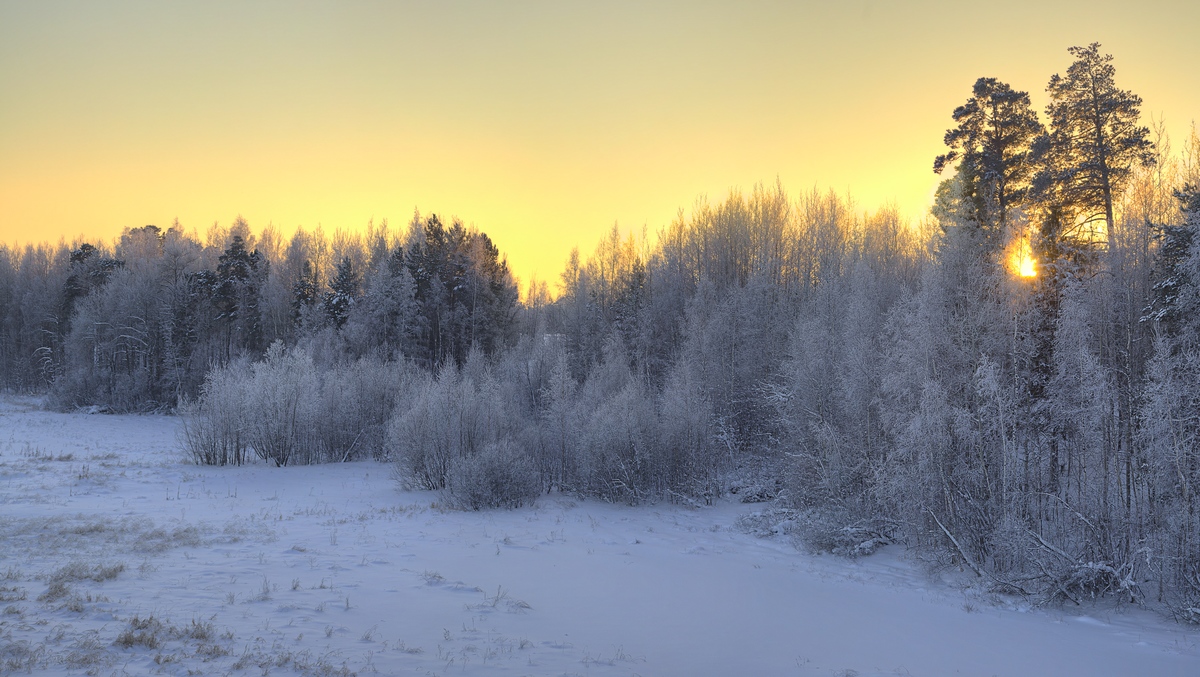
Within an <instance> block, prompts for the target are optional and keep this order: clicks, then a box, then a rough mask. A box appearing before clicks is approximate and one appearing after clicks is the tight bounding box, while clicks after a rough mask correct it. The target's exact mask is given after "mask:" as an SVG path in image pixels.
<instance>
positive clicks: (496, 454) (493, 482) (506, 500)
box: [445, 441, 542, 510]
mask: <svg viewBox="0 0 1200 677" xmlns="http://www.w3.org/2000/svg"><path fill="white" fill-rule="evenodd" d="M541 493H542V483H541V480H540V478H539V477H538V472H537V467H536V465H535V464H534V462H533V460H532V459H531V458H529V456H528V455H527V454H525V453H524V452H523V451H522V450H521V449H519V448H518V447H517V446H516V445H515V444H513V443H511V442H509V441H501V442H494V443H491V444H488V445H487V446H485V447H484V448H483V449H482V450H481V451H480V452H479V453H477V454H475V455H473V456H461V457H458V458H455V459H454V460H453V461H452V462H451V463H450V466H449V471H448V473H447V481H446V489H445V496H446V498H447V503H448V504H449V505H451V506H453V507H456V508H460V509H464V510H481V509H483V508H519V507H521V506H522V505H526V504H528V503H532V502H533V501H534V499H536V498H537V497H538V496H539V495H540V494H541Z"/></svg>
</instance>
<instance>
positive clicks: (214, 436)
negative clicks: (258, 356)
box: [179, 366, 248, 465]
mask: <svg viewBox="0 0 1200 677" xmlns="http://www.w3.org/2000/svg"><path fill="white" fill-rule="evenodd" d="M244 387H245V374H244V372H243V370H241V369H238V368H236V367H233V366H226V367H216V368H214V369H213V370H212V371H210V372H209V373H208V377H207V378H205V380H204V385H203V386H201V388H200V397H199V399H197V400H196V401H194V402H185V403H184V404H183V405H182V406H181V407H180V410H179V413H180V416H181V417H182V418H183V427H182V432H181V436H182V442H183V448H184V449H185V450H186V451H187V452H188V455H190V456H191V457H192V459H193V460H194V461H195V462H196V463H197V464H200V465H241V464H242V463H245V462H246V448H247V438H246V436H245V434H244V430H245V428H246V420H245V419H246V416H247V414H248V412H247V411H246V408H245V396H244Z"/></svg>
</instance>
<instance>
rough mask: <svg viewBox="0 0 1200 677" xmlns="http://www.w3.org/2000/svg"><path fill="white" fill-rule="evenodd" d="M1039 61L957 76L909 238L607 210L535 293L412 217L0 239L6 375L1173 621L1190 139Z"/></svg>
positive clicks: (505, 494)
mask: <svg viewBox="0 0 1200 677" xmlns="http://www.w3.org/2000/svg"><path fill="white" fill-rule="evenodd" d="M1069 53H1070V57H1071V62H1070V64H1069V66H1068V67H1067V69H1066V70H1065V71H1063V72H1062V74H1061V75H1060V74H1055V75H1053V76H1052V77H1051V78H1050V79H1049V82H1048V84H1047V86H1046V95H1047V98H1048V101H1049V104H1048V105H1047V106H1046V109H1045V111H1044V112H1043V113H1041V114H1039V112H1038V111H1036V110H1034V108H1033V106H1032V104H1031V101H1030V97H1029V95H1028V93H1027V92H1026V91H1021V90H1018V89H1015V88H1014V87H1013V86H1011V85H1009V84H1006V83H1003V82H1000V81H998V80H996V79H994V78H986V77H985V78H980V79H979V80H978V81H976V82H975V83H974V85H973V87H971V89H970V96H969V98H967V99H966V101H965V103H963V105H961V106H959V107H958V108H956V109H955V110H954V111H953V112H952V114H951V115H950V116H949V118H950V122H951V124H952V126H951V128H950V129H949V130H948V131H947V133H946V136H945V143H946V148H947V150H946V153H945V154H944V155H941V156H939V157H937V158H935V159H934V162H933V169H934V171H935V172H938V173H939V174H942V175H944V177H945V179H944V180H943V181H942V183H941V186H940V188H939V189H938V192H937V197H936V201H935V204H934V206H933V208H932V210H931V212H930V214H929V215H927V216H926V217H924V218H922V219H920V220H919V221H917V222H910V221H908V220H906V219H904V218H902V217H901V215H900V214H898V213H897V212H896V211H895V210H894V209H890V208H881V209H878V210H875V211H869V210H862V209H860V207H859V206H858V205H856V204H855V203H854V202H853V201H852V200H851V199H850V198H849V197H845V196H841V195H838V194H836V193H833V192H823V191H820V190H817V189H813V190H811V191H808V192H802V193H799V194H792V193H789V192H788V191H787V190H786V189H785V188H784V187H783V186H782V185H780V184H779V183H778V182H776V183H774V184H763V185H759V186H756V187H754V188H753V189H752V190H750V191H748V192H742V191H738V190H732V191H731V192H730V194H729V195H728V197H726V198H724V199H721V200H718V201H709V200H708V199H706V198H701V199H698V200H697V201H696V202H695V204H694V205H693V206H692V207H691V208H690V210H680V212H679V215H678V216H677V217H676V219H675V220H674V221H672V222H671V223H670V224H667V225H665V226H663V227H661V228H659V229H658V230H657V231H656V232H655V233H653V234H652V235H651V234H647V233H642V234H640V235H639V234H637V233H634V234H629V235H623V234H622V232H621V230H620V229H618V227H617V226H614V227H613V228H612V230H611V232H610V233H609V234H608V236H607V237H605V238H604V239H602V240H601V241H600V242H599V243H598V244H597V245H596V246H595V248H594V250H593V251H592V252H591V253H590V254H588V253H586V252H585V253H581V252H579V251H574V252H572V253H571V254H570V256H569V258H568V259H567V261H566V265H565V270H564V271H563V272H562V274H561V278H560V279H559V280H558V281H557V284H556V287H555V288H553V289H552V288H551V286H550V285H548V284H546V283H545V282H542V283H537V282H534V283H530V284H529V285H528V287H527V289H525V290H519V289H518V286H517V283H516V281H515V280H514V278H513V276H512V274H511V273H510V271H509V270H508V267H507V265H506V262H505V257H504V255H503V254H502V253H501V249H500V247H499V245H498V244H497V243H495V242H493V241H492V240H491V239H490V238H489V237H488V236H487V235H486V234H485V233H483V232H481V231H480V230H478V229H476V228H474V227H469V226H467V225H465V224H463V223H462V222H460V221H458V220H443V219H442V218H440V217H439V216H438V215H435V214H421V213H415V214H414V215H413V218H412V220H411V221H410V222H409V223H408V224H406V226H404V227H400V228H393V227H391V226H389V224H388V223H387V222H386V221H384V222H382V223H379V224H368V226H367V228H366V229H365V230H364V231H361V232H360V231H336V232H334V233H333V234H332V235H330V234H327V233H325V232H323V231H322V230H321V229H315V230H304V229H300V230H297V231H296V232H295V234H294V235H291V236H290V237H287V236H285V235H284V234H283V233H281V232H280V230H279V229H277V228H274V227H268V228H265V229H262V230H261V231H259V232H257V233H256V232H254V231H253V230H252V229H251V227H250V225H249V224H247V223H246V222H245V221H244V220H242V219H241V218H240V217H239V218H238V219H237V220H235V221H234V222H233V223H232V225H231V226H229V227H222V226H220V225H214V226H213V227H211V228H210V229H208V230H207V232H206V233H204V234H203V236H201V235H199V234H197V233H196V232H195V231H194V230H187V229H185V228H183V227H182V226H181V225H180V224H178V223H175V224H172V225H171V226H170V227H167V228H165V229H164V228H160V227H158V226H152V225H151V226H144V227H139V228H130V229H127V230H126V231H125V232H123V233H122V234H121V235H120V237H119V238H118V239H116V240H115V241H114V242H112V243H104V242H72V243H60V244H58V245H50V244H36V245H28V246H24V247H21V248H16V247H10V246H6V245H0V388H3V389H7V390H9V391H14V392H22V393H38V394H45V395H46V396H47V398H48V401H49V402H50V403H51V405H52V406H54V407H56V408H61V409H67V410H74V409H80V408H91V409H93V410H94V411H97V412H148V411H173V412H176V413H178V414H179V415H180V416H181V417H183V420H184V431H185V432H184V439H183V440H182V443H183V446H184V448H185V449H186V451H187V453H188V454H189V455H190V456H191V457H192V458H193V459H194V460H195V461H196V462H197V463H203V464H218V465H223V464H234V465H236V464H241V463H244V462H247V461H249V460H251V459H253V458H258V459H261V460H262V461H263V462H266V463H270V464H274V465H278V466H283V465H287V464H308V463H325V462H343V461H352V460H356V459H365V458H373V459H377V460H386V461H390V462H393V463H394V464H395V468H396V476H397V478H398V479H399V480H400V481H401V482H403V483H404V484H405V485H406V486H410V487H415V488H422V489H430V490H439V491H441V492H442V495H443V496H444V500H445V501H446V502H447V504H450V505H453V506H456V507H459V508H463V509H468V510H472V509H474V510H478V509H482V508H489V507H505V506H518V505H521V504H524V503H527V502H529V501H531V500H533V499H535V498H536V497H538V496H540V495H543V494H545V493H548V492H551V493H567V494H576V495H582V496H589V497H597V498H600V499H603V500H608V501H614V502H625V503H631V504H632V503H646V502H655V501H671V502H679V503H684V504H697V505H700V504H705V503H711V502H712V501H714V500H715V499H717V498H718V497H726V496H734V497H737V498H740V499H742V500H745V501H764V502H769V504H770V505H771V506H772V508H771V510H769V511H767V512H765V513H764V514H763V515H764V516H763V517H762V518H761V519H762V520H764V523H763V524H761V525H758V528H761V529H764V530H772V529H775V530H780V529H782V530H784V531H788V532H790V533H793V534H795V535H796V537H797V538H799V539H800V540H801V541H803V542H804V543H805V544H806V545H807V546H808V547H811V548H813V549H816V550H820V551H829V552H834V553H838V554H843V555H848V556H859V555H865V554H869V553H870V552H872V551H873V550H874V549H875V548H877V547H879V546H880V545H882V544H886V543H903V544H904V545H905V546H906V547H908V548H910V549H912V550H913V551H915V552H917V553H919V554H920V555H921V556H922V557H926V558H928V559H929V560H930V561H934V562H941V563H943V564H946V565H954V566H959V567H962V568H964V569H965V570H967V571H970V572H972V575H974V576H977V577H979V579H980V580H981V581H983V582H984V583H985V584H986V585H987V586H989V587H990V588H992V589H994V590H996V591H998V592H1002V593H1006V594H1014V595H1022V596H1026V597H1028V598H1031V599H1034V600H1037V601H1039V602H1043V603H1061V604H1071V605H1075V604H1083V603H1085V602H1086V600H1089V599H1095V598H1098V597H1112V598H1116V599H1119V600H1122V601H1128V602H1131V603H1138V604H1145V605H1149V606H1153V607H1155V608H1161V609H1164V610H1167V611H1168V612H1170V613H1172V614H1173V615H1174V616H1175V617H1176V618H1178V619H1180V620H1182V621H1187V622H1193V623H1200V500H1198V499H1197V497H1196V494H1197V492H1198V491H1200V239H1197V238H1196V237H1195V236H1194V235H1195V233H1196V231H1197V229H1198V228H1200V137H1198V136H1197V134H1196V131H1195V129H1194V128H1193V131H1192V135H1191V137H1190V138H1189V139H1188V140H1187V141H1186V142H1185V143H1183V144H1182V146H1183V147H1182V149H1181V150H1179V151H1176V150H1174V149H1173V148H1172V147H1171V143H1170V139H1169V138H1168V137H1167V135H1166V134H1165V131H1164V130H1163V127H1162V125H1161V121H1159V122H1156V121H1154V120H1153V119H1150V120H1143V119H1142V112H1141V105H1142V102H1141V99H1140V98H1139V97H1137V96H1136V95H1135V94H1134V93H1132V92H1131V91H1129V90H1123V89H1120V88H1119V86H1118V83H1117V77H1116V70H1115V67H1114V63H1113V58H1112V57H1111V56H1109V55H1107V54H1104V53H1103V52H1102V51H1101V49H1100V45H1098V44H1092V45H1089V46H1087V47H1073V48H1071V49H1070V50H1069ZM922 171H926V170H925V169H924V168H922ZM522 291H523V294H522V293H521V292H522Z"/></svg>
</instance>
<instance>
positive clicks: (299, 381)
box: [243, 342, 322, 466]
mask: <svg viewBox="0 0 1200 677" xmlns="http://www.w3.org/2000/svg"><path fill="white" fill-rule="evenodd" d="M319 388H320V381H319V379H318V377H317V372H316V369H315V368H314V367H313V363H312V359H311V358H310V357H309V356H308V353H306V352H304V351H303V350H293V351H290V352H289V351H287V350H286V349H285V348H284V347H283V344H282V343H279V342H276V343H274V344H273V345H272V346H271V347H270V348H269V349H268V350H267V356H266V359H265V360H263V361H262V362H258V363H255V364H254V365H253V366H252V367H251V369H250V380H249V382H248V383H247V384H246V386H245V389H244V391H243V392H244V395H245V398H244V402H245V408H246V410H247V411H246V419H247V420H246V436H247V438H248V442H249V445H250V447H251V448H252V449H254V452H255V453H256V454H258V456H259V458H261V459H263V460H264V461H271V462H273V463H274V464H275V465H276V466H284V465H287V464H288V462H289V461H291V460H292V458H293V457H296V460H297V461H299V462H302V463H311V462H313V461H314V460H317V458H318V453H319V447H318V446H317V445H316V444H315V442H316V437H315V435H313V431H314V430H315V429H316V428H318V427H319V426H320V425H321V424H322V421H321V420H320V418H319V413H320V412H319V406H318V405H319V400H318V399H317V395H318V392H319Z"/></svg>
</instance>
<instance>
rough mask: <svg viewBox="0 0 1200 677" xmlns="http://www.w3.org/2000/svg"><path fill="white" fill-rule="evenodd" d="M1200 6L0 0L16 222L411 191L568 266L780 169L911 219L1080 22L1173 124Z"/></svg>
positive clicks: (90, 225) (349, 207) (353, 210)
mask: <svg viewBox="0 0 1200 677" xmlns="http://www.w3.org/2000/svg"><path fill="white" fill-rule="evenodd" d="M1197 25H1200V3H1195V2H1144V3H1139V4H1138V5H1137V6H1136V9H1135V8H1134V6H1133V5H1130V4H1129V3H1126V2H1097V1H1094V0H1093V1H1088V2H1061V3H1060V2H1056V3H1045V2H1036V3H1034V2H1009V3H1004V4H1000V5H996V4H992V5H980V4H974V3H962V2H904V3H899V2H866V1H862V0H859V1H848V2H839V3H831V2H759V3H754V2H749V3H748V2H660V3H645V2H637V3H593V4H582V3H573V2H520V3H484V2H479V3H453V2H428V3H425V2H421V3H375V2H358V3H354V2H338V3H318V2H255V3H243V2H204V3H162V2H105V3H91V2H77V3H61V2H19V1H15V0H12V1H10V0H0V241H5V242H8V243H10V244H11V243H27V242H31V241H44V240H51V241H56V240H57V239H58V238H60V237H66V238H68V239H70V238H74V237H76V236H80V235H82V236H85V237H89V238H97V239H106V240H107V239H110V238H112V237H114V236H115V235H116V234H118V233H119V232H120V230H121V229H122V228H124V227H130V226H141V225H145V224H156V225H160V226H166V225H170V223H171V222H172V220H173V219H175V218H178V219H179V221H180V222H181V223H182V224H183V225H184V226H185V227H194V228H196V229H198V230H199V231H201V232H203V231H204V229H206V228H207V227H208V226H209V225H210V224H212V223H213V222H214V221H217V222H221V223H223V224H226V225H228V224H229V223H230V222H232V221H233V219H234V218H235V217H236V216H237V215H239V214H240V215H242V216H244V217H245V218H246V220H247V221H249V222H250V225H251V226H252V227H253V228H255V229H261V228H263V227H265V226H266V225H267V224H269V223H273V224H274V225H276V226H277V227H279V228H281V229H282V230H284V231H285V232H289V233H290V231H291V230H292V229H294V228H295V227H296V226H300V225H303V226H305V227H306V228H312V227H315V226H317V225H321V226H322V227H323V228H324V229H325V230H326V232H332V231H333V230H335V229H357V228H363V227H364V226H365V225H366V223H367V221H368V220H369V219H374V220H375V222H376V223H378V222H379V221H380V220H382V219H384V218H387V219H388V220H389V221H390V223H391V224H392V225H393V226H397V227H398V226H403V225H404V224H406V223H407V222H408V221H409V219H410V218H411V216H412V213H413V210H414V208H419V209H420V210H421V211H422V212H423V213H429V212H437V213H439V214H441V215H444V216H446V217H452V216H458V217H460V218H462V219H463V220H464V221H466V222H467V223H470V224H474V225H476V226H477V227H479V228H480V229H481V230H484V231H486V232H487V233H488V234H489V235H491V236H492V238H493V239H494V240H495V241H496V242H497V244H498V245H499V246H500V248H501V250H502V251H504V252H505V253H507V255H508V259H509V262H510V264H511V266H512V267H513V269H514V271H515V272H516V274H517V275H518V276H519V277H520V278H522V279H523V280H524V281H526V282H527V281H528V280H529V278H530V277H531V276H534V275H536V276H537V277H538V278H540V279H542V280H548V281H551V282H552V283H553V282H555V281H557V277H558V274H559V272H560V271H561V270H562V267H563V262H564V261H565V259H566V257H567V255H568V253H569V251H570V249H571V248H572V247H574V246H579V247H580V248H581V249H582V250H584V251H585V252H587V251H590V250H591V248H592V247H593V245H594V244H595V242H596V241H597V240H599V238H600V237H601V235H602V234H604V233H605V232H606V231H607V230H608V229H610V228H611V226H612V224H613V223H614V222H616V223H618V224H619V225H620V227H621V228H622V229H623V230H628V229H636V230H640V229H641V227H642V226H643V225H646V226H648V227H649V230H650V232H651V233H653V232H655V231H656V230H657V229H658V228H660V227H662V226H664V225H666V224H667V223H668V222H669V221H670V220H671V219H672V218H673V217H674V216H675V214H676V212H677V210H678V209H679V208H680V207H685V208H687V207H690V205H691V204H692V203H693V201H694V200H695V198H696V197H697V196H698V195H702V194H703V195H708V196H709V197H710V198H712V199H720V198H721V197H722V196H723V195H725V194H726V193H727V192H728V191H729V190H730V189H731V188H740V189H743V190H748V189H750V188H751V187H752V186H753V185H754V184H755V183H757V182H767V183H770V182H773V181H774V180H775V179H776V177H778V178H779V179H780V180H781V181H782V182H783V184H784V185H785V186H786V187H787V188H789V189H790V190H792V191H793V192H799V191H803V190H807V189H809V188H811V187H812V186H814V185H818V186H820V187H821V188H832V189H834V190H837V191H838V192H845V191H849V192H850V193H851V194H852V195H854V196H855V198H856V199H857V201H858V204H859V206H860V208H862V209H875V208H876V207H878V206H880V205H882V204H884V203H885V202H892V203H894V204H895V205H896V206H897V207H899V209H900V210H901V212H902V213H905V214H907V215H909V216H912V217H917V216H919V215H920V214H922V213H924V211H925V209H926V208H927V206H928V204H929V202H930V199H931V196H932V192H933V189H934V187H935V186H936V183H937V181H938V180H939V178H940V177H938V176H936V175H934V174H933V172H932V171H931V165H932V162H933V158H934V156H936V155H937V154H939V153H941V152H943V151H944V147H943V145H942V135H943V134H944V132H945V130H946V128H947V127H949V126H950V125H951V123H952V121H951V119H950V114H951V112H952V111H953V109H954V108H955V107H956V106H958V105H960V104H961V103H963V102H964V101H965V100H966V98H967V97H968V96H969V95H970V89H971V85H972V83H973V82H974V81H975V79H976V78H978V77H980V76H993V77H998V78H1000V79H1002V80H1005V81H1007V82H1009V83H1010V84H1012V85H1013V86H1014V87H1016V88H1018V89H1023V90H1027V91H1029V92H1030V94H1031V96H1032V97H1033V99H1034V103H1035V105H1036V106H1037V107H1039V108H1041V107H1042V106H1043V105H1044V104H1045V95H1044V87H1045V84H1046V81H1047V80H1048V79H1049V77H1050V75H1051V74H1053V73H1055V72H1062V71H1065V69H1066V67H1067V66H1068V65H1069V63H1070V57H1069V55H1068V54H1067V52H1066V48H1067V47H1069V46H1071V45H1076V44H1087V43H1090V42H1092V41H1100V42H1101V43H1103V49H1104V50H1105V51H1106V52H1111V53H1112V54H1113V55H1114V56H1115V57H1116V66H1117V77H1118V83H1119V84H1120V85H1121V86H1122V87H1125V88H1128V89H1131V90H1133V91H1134V92H1136V93H1137V94H1139V95H1141V96H1142V97H1143V99H1144V100H1145V104H1144V106H1143V114H1144V115H1147V116H1148V115H1149V114H1154V115H1156V116H1161V115H1165V116H1166V121H1167V126H1168V129H1169V131H1170V132H1171V133H1172V135H1173V136H1174V138H1175V139H1176V140H1177V141H1182V140H1183V138H1184V136H1185V130H1186V129H1188V127H1189V126H1190V123H1191V121H1192V119H1193V118H1194V117H1195V116H1196V115H1197V113H1198V112H1200V69H1197V68H1195V63H1196V58H1195V57H1196V47H1195V42H1194V39H1193V36H1192V33H1193V32H1194V29H1195V26H1197Z"/></svg>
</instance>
